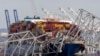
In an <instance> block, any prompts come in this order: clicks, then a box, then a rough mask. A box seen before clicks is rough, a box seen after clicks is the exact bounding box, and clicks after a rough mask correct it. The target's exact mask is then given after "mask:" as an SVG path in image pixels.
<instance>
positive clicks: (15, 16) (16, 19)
mask: <svg viewBox="0 0 100 56" xmlns="http://www.w3.org/2000/svg"><path fill="white" fill-rule="evenodd" d="M13 13H14V18H15V22H18V21H19V19H18V14H17V10H16V9H14V10H13Z"/></svg>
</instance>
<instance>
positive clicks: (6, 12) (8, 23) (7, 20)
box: [5, 9, 11, 31]
mask: <svg viewBox="0 0 100 56" xmlns="http://www.w3.org/2000/svg"><path fill="white" fill-rule="evenodd" d="M5 16H6V23H7V29H8V31H9V26H10V24H11V22H10V17H9V11H8V10H7V9H6V10H5Z"/></svg>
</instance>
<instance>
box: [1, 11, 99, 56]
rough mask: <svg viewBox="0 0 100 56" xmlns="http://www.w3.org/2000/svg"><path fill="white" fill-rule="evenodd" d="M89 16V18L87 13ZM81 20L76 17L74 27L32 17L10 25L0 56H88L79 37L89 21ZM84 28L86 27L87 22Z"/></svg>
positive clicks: (56, 20) (52, 20)
mask: <svg viewBox="0 0 100 56" xmlns="http://www.w3.org/2000/svg"><path fill="white" fill-rule="evenodd" d="M82 10H83V9H81V10H80V11H81V12H80V13H82V12H83V11H85V10H83V11H82ZM85 12H87V11H85ZM87 14H88V12H87ZM89 14H90V15H92V14H91V13H89ZM81 15H82V14H81ZM83 15H84V14H83ZM86 16H87V15H86ZM81 17H82V16H81ZM81 17H80V14H79V16H78V18H77V19H76V20H77V21H75V22H74V23H73V22H72V21H69V20H62V19H59V18H55V17H54V18H50V17H47V18H43V19H41V18H40V17H36V16H34V18H30V17H26V18H24V20H23V21H17V22H16V23H12V24H11V25H10V27H9V28H8V29H9V31H8V33H9V35H7V40H5V41H4V42H0V43H2V44H4V46H3V47H2V48H1V50H0V55H1V56H84V55H85V54H86V53H88V52H86V51H87V48H86V46H89V44H90V42H89V44H87V43H86V41H85V40H84V39H82V38H83V37H84V36H82V34H83V33H84V32H86V31H87V30H90V27H89V26H87V25H86V24H85V23H87V21H90V20H87V21H85V16H84V17H83V18H84V19H83V18H81ZM94 18H96V17H95V16H94V15H92V19H94ZM80 19H81V20H80ZM90 22H92V21H90ZM92 23H93V22H92ZM87 24H90V23H89V22H88V23H87ZM90 25H91V24H90ZM85 27H88V28H85ZM91 29H92V28H91ZM92 30H94V29H92ZM93 34H94V32H93ZM87 35H89V34H87ZM85 38H86V36H85ZM87 38H88V37H87ZM92 45H93V43H92ZM92 45H90V46H92ZM97 46H98V44H96V46H92V48H95V47H97ZM85 56H87V55H85ZM88 56H89V55H88ZM96 56H97V55H96Z"/></svg>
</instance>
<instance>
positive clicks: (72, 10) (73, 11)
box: [68, 7, 78, 16]
mask: <svg viewBox="0 0 100 56" xmlns="http://www.w3.org/2000/svg"><path fill="white" fill-rule="evenodd" d="M68 10H69V11H70V13H72V14H73V15H74V16H78V13H77V12H76V11H75V10H74V9H73V8H71V7H69V8H68Z"/></svg>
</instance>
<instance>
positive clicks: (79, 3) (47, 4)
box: [0, 0, 100, 28]
mask: <svg viewBox="0 0 100 56" xmlns="http://www.w3.org/2000/svg"><path fill="white" fill-rule="evenodd" d="M59 7H63V8H65V9H67V8H68V7H72V8H73V9H75V10H76V11H78V9H80V8H83V9H85V10H88V11H90V12H91V13H93V14H95V15H97V16H98V17H100V16H99V15H100V0H0V28H6V20H5V13H4V10H5V9H8V10H9V14H10V19H11V22H14V17H13V10H14V9H17V11H18V16H19V19H20V20H23V19H24V17H26V16H30V17H33V16H34V15H39V16H41V17H43V11H42V10H41V9H42V8H46V9H48V10H49V11H51V12H53V13H59V9H58V8H59Z"/></svg>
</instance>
